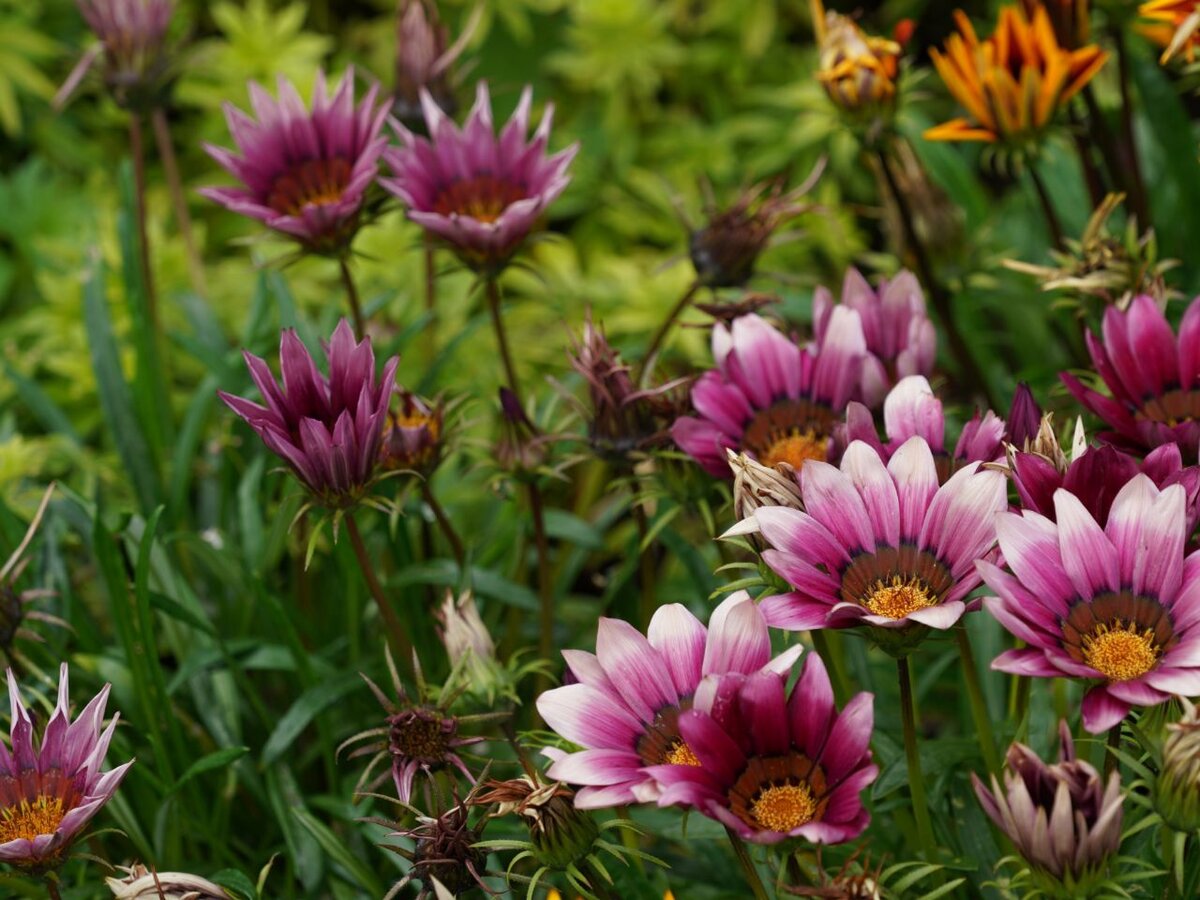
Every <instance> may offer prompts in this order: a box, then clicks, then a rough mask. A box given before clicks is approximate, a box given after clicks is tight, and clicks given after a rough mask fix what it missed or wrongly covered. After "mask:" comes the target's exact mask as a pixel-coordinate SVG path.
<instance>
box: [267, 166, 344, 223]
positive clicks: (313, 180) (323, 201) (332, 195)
mask: <svg viewBox="0 0 1200 900" xmlns="http://www.w3.org/2000/svg"><path fill="white" fill-rule="evenodd" d="M351 174H352V170H351V168H350V163H349V162H347V161H346V160H344V159H342V158H341V157H334V158H333V159H308V160H305V161H304V162H302V163H297V164H295V165H293V166H292V167H291V168H290V169H288V170H287V171H286V172H284V173H283V174H282V175H280V176H279V177H278V178H276V179H275V183H274V184H273V185H272V186H271V193H270V194H268V195H267V200H266V205H267V206H269V207H271V209H273V210H275V211H276V212H278V213H282V214H283V215H286V216H298V215H300V214H301V213H302V212H304V208H305V207H306V206H326V205H328V204H330V203H337V202H338V201H339V200H341V199H342V195H343V194H344V193H345V191H346V186H347V185H348V184H349V183H350V176H351Z"/></svg>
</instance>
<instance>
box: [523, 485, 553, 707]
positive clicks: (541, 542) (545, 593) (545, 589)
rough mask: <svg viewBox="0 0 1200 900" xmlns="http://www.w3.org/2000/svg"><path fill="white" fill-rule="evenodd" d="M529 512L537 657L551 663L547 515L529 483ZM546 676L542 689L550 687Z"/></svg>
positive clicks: (550, 592) (550, 598) (550, 586)
mask: <svg viewBox="0 0 1200 900" xmlns="http://www.w3.org/2000/svg"><path fill="white" fill-rule="evenodd" d="M529 508H530V512H531V513H532V514H533V540H534V546H535V548H536V551H537V584H538V600H539V610H538V656H539V657H540V658H542V659H550V657H551V655H552V654H553V653H554V582H553V575H552V573H551V571H550V543H549V540H548V539H547V537H546V514H545V509H544V504H543V501H542V491H541V488H539V487H538V486H537V482H536V481H530V482H529ZM547 679H548V676H547V677H546V678H544V679H543V680H544V681H546V684H545V685H544V687H548V686H549V682H548V680H547Z"/></svg>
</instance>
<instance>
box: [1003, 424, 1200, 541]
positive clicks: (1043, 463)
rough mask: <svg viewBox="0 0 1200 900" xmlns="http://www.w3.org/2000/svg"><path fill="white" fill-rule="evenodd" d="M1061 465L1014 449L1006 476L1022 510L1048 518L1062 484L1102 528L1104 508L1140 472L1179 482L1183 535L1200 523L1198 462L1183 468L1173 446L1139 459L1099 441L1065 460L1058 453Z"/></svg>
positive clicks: (1159, 482) (1164, 482)
mask: <svg viewBox="0 0 1200 900" xmlns="http://www.w3.org/2000/svg"><path fill="white" fill-rule="evenodd" d="M1063 463H1064V466H1063V467H1062V468H1059V467H1058V466H1057V465H1055V461H1052V460H1049V459H1047V458H1046V457H1045V456H1042V455H1041V454H1039V453H1035V452H1027V451H1021V450H1014V451H1012V452H1011V453H1009V458H1008V468H1009V476H1010V477H1011V478H1012V481H1013V484H1014V485H1015V486H1016V489H1017V495H1018V496H1019V497H1020V499H1021V507H1022V508H1023V509H1029V510H1033V511H1034V512H1038V513H1041V514H1042V515H1043V516H1045V517H1046V518H1047V519H1050V520H1051V521H1054V520H1055V518H1056V513H1055V505H1054V494H1055V493H1056V492H1057V491H1058V490H1059V488H1062V489H1064V490H1066V491H1067V492H1068V493H1071V494H1074V495H1075V496H1076V497H1078V498H1079V500H1080V502H1081V503H1082V504H1083V507H1084V509H1086V510H1087V511H1088V515H1090V516H1091V517H1092V518H1093V519H1095V520H1096V522H1097V523H1098V524H1099V525H1101V526H1103V525H1105V524H1106V523H1107V522H1108V512H1109V510H1110V509H1111V508H1112V504H1113V500H1114V499H1115V498H1116V496H1117V493H1118V492H1119V491H1120V490H1121V489H1122V488H1123V487H1125V485H1126V484H1128V483H1129V482H1130V481H1131V480H1132V479H1133V478H1134V477H1135V476H1137V475H1138V474H1139V473H1141V474H1144V475H1147V476H1148V477H1149V478H1150V480H1151V481H1153V482H1154V484H1155V486H1156V487H1158V488H1165V487H1168V486H1169V485H1172V484H1181V485H1183V488H1184V490H1185V491H1186V497H1187V503H1186V508H1187V516H1186V520H1187V525H1186V527H1187V533H1188V534H1191V533H1192V532H1193V531H1194V530H1195V528H1196V523H1197V521H1200V466H1186V467H1185V466H1184V465H1183V456H1182V454H1181V453H1180V451H1179V445H1178V444H1163V445H1162V446H1161V447H1159V448H1158V449H1156V450H1153V451H1151V452H1150V453H1149V454H1148V455H1147V456H1146V458H1145V460H1138V459H1137V458H1136V457H1134V456H1131V455H1129V454H1128V453H1125V452H1123V451H1121V450H1118V449H1117V448H1115V447H1113V446H1111V445H1109V444H1104V445H1102V446H1100V447H1090V448H1088V449H1087V450H1086V451H1085V452H1083V453H1080V454H1078V455H1076V456H1075V457H1074V459H1072V460H1071V461H1070V462H1066V461H1065V457H1063Z"/></svg>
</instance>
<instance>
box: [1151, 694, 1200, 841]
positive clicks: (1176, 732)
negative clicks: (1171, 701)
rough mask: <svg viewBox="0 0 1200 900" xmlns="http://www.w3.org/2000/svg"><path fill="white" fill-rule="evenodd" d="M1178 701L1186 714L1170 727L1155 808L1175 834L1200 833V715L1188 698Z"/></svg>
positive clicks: (1155, 789) (1157, 785)
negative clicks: (1177, 832) (1176, 832)
mask: <svg viewBox="0 0 1200 900" xmlns="http://www.w3.org/2000/svg"><path fill="white" fill-rule="evenodd" d="M1179 702H1180V703H1181V704H1183V715H1182V716H1181V717H1180V719H1179V721H1177V722H1172V723H1171V724H1170V725H1168V726H1167V731H1168V732H1169V734H1168V735H1167V740H1166V742H1165V743H1164V744H1163V748H1162V770H1161V771H1160V772H1159V773H1158V777H1157V778H1156V779H1155V781H1154V808H1155V809H1156V810H1157V811H1158V814H1159V815H1160V816H1162V817H1163V821H1164V822H1166V823H1167V824H1168V825H1169V826H1170V827H1171V828H1174V829H1175V830H1176V831H1181V832H1184V833H1187V832H1200V714H1197V711H1196V707H1195V705H1194V704H1193V703H1192V702H1191V701H1190V700H1188V699H1187V698H1186V697H1180V698H1179Z"/></svg>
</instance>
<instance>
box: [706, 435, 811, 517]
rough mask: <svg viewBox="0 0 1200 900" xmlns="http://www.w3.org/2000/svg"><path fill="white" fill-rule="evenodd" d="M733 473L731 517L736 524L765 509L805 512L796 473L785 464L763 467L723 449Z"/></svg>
mask: <svg viewBox="0 0 1200 900" xmlns="http://www.w3.org/2000/svg"><path fill="white" fill-rule="evenodd" d="M725 453H726V454H727V455H728V457H729V468H730V469H731V470H732V471H733V515H734V518H735V519H737V520H738V521H739V522H740V521H741V520H742V519H745V518H747V517H749V516H751V515H753V514H754V512H755V510H759V509H762V508H763V507H764V506H786V507H788V508H789V509H804V498H803V496H801V494H800V483H799V481H798V480H797V478H796V470H795V469H794V468H792V466H791V465H790V464H788V463H786V462H779V463H775V464H774V465H772V466H764V465H763V464H762V463H760V462H758V461H757V460H755V459H752V458H751V457H750V456H748V455H747V454H745V453H737V452H736V451H734V450H731V449H726V451H725Z"/></svg>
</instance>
